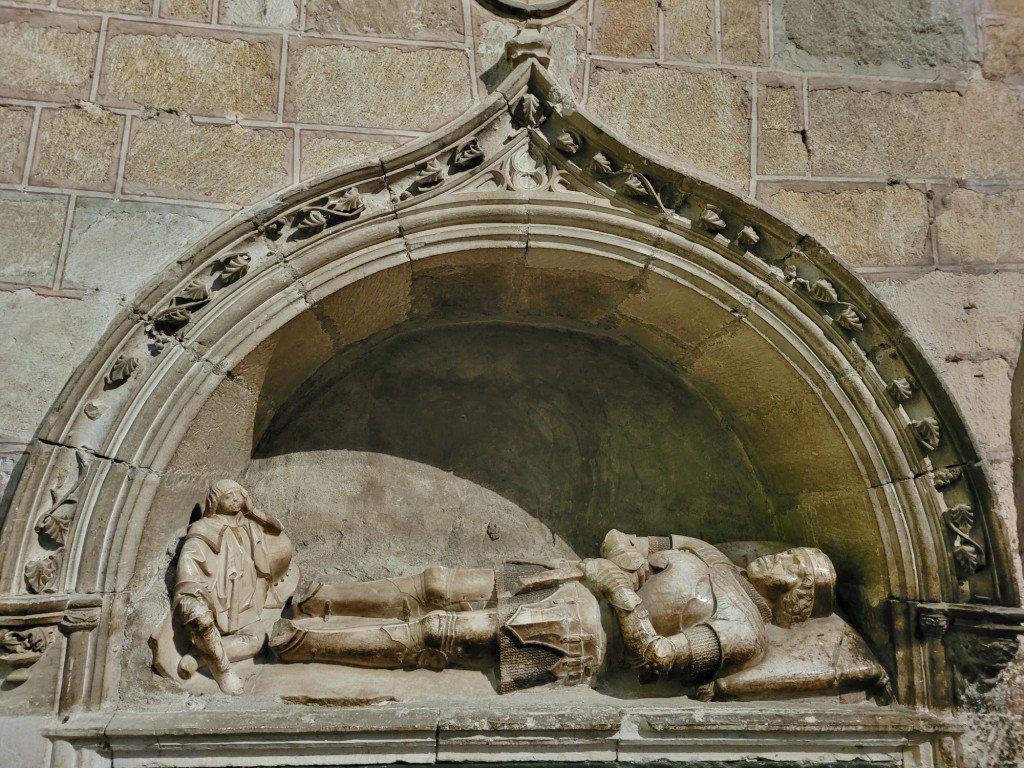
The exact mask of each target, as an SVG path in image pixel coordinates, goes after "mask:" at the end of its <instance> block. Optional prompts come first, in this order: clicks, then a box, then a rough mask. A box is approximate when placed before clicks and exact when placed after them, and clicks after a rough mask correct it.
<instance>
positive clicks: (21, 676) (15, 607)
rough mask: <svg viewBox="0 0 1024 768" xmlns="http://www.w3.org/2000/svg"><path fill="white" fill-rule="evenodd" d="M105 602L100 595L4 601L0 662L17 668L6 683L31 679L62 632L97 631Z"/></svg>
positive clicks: (0, 609) (0, 604)
mask: <svg viewBox="0 0 1024 768" xmlns="http://www.w3.org/2000/svg"><path fill="white" fill-rule="evenodd" d="M101 603H102V597H101V596H100V595H71V596H68V595H56V596H52V597H50V596H40V597H24V596H21V597H10V598H0V662H3V663H5V664H8V665H10V666H11V667H13V668H14V669H13V671H12V672H11V673H10V674H8V675H7V677H6V678H5V682H6V683H7V684H10V685H16V684H19V683H23V682H24V681H25V680H27V679H28V677H29V675H30V673H31V670H32V666H33V665H34V664H35V663H36V662H37V661H39V659H41V658H42V657H43V654H44V653H46V651H47V649H48V648H49V647H50V646H51V645H52V644H53V641H54V640H55V639H56V637H57V632H58V630H59V631H60V632H62V633H63V634H65V635H70V634H73V633H75V632H85V631H90V630H93V629H95V628H96V627H97V626H98V624H99V620H100V611H101V609H100V605H101Z"/></svg>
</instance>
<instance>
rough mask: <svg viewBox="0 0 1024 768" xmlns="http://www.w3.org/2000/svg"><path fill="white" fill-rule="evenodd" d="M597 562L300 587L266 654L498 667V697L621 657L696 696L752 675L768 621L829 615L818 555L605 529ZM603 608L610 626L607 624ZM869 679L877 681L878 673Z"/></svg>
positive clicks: (646, 675)
mask: <svg viewBox="0 0 1024 768" xmlns="http://www.w3.org/2000/svg"><path fill="white" fill-rule="evenodd" d="M601 555H602V557H601V558H598V559H589V560H582V561H560V562H558V563H555V564H550V565H537V564H529V563H508V564H505V565H504V566H501V567H499V568H496V569H491V568H480V569H451V568H445V567H441V566H431V567H429V568H427V569H426V570H424V571H423V572H422V573H420V574H418V575H415V576H406V577H401V578H393V579H385V580H379V581H370V582H361V583H351V584H316V583H314V584H307V585H306V586H305V588H304V589H303V590H302V594H300V595H296V597H295V598H294V600H293V603H292V606H291V609H292V617H293V618H292V619H281V620H280V621H279V622H278V623H277V625H276V626H275V627H274V631H273V633H272V635H271V639H270V646H271V650H272V651H273V652H274V654H275V655H276V656H277V657H278V658H279V659H280V660H281V661H286V662H305V661H318V662H333V663H338V664H346V665H351V666H360V667H374V668H403V667H405V668H413V667H420V668H427V669H435V670H440V669H444V668H446V667H460V668H471V669H486V668H493V667H494V666H495V664H496V666H497V670H498V681H499V683H498V684H499V692H502V693H505V692H510V691H515V690H520V689H524V688H529V687H532V686H536V685H547V684H561V685H577V684H583V685H589V684H592V683H593V682H595V679H596V677H597V675H598V674H599V672H601V671H602V670H604V669H605V668H606V667H608V666H614V665H615V664H616V662H617V660H618V659H619V658H623V659H625V660H626V661H627V663H629V664H631V665H632V666H634V667H637V668H638V670H639V675H640V679H641V682H653V681H657V680H662V679H669V680H676V681H679V682H680V683H683V684H686V685H692V686H700V685H702V684H706V683H709V681H711V680H713V679H715V678H718V677H721V676H726V675H729V674H730V673H734V672H736V671H737V670H742V669H744V668H749V667H751V666H753V665H756V664H757V663H758V661H760V660H761V659H762V657H763V656H764V654H765V651H766V647H767V645H768V641H767V634H766V625H768V624H769V623H770V622H774V624H776V625H778V626H780V627H792V626H795V625H797V624H799V623H800V622H804V621H806V620H808V619H811V618H815V617H823V616H828V615H829V614H831V613H832V610H833V607H834V601H835V571H834V569H833V566H832V563H831V561H830V560H829V559H828V557H827V556H826V555H825V554H824V553H823V552H821V551H820V550H817V549H811V548H807V547H798V548H795V549H790V550H787V551H785V552H782V553H780V554H778V555H769V556H765V557H761V558H758V559H755V560H753V561H752V562H750V563H749V565H748V567H747V569H746V572H745V573H744V572H743V571H741V569H740V568H739V567H738V566H736V565H735V564H733V562H732V561H730V560H729V558H728V557H726V555H725V554H723V553H722V552H721V551H720V550H718V549H717V548H716V547H714V546H712V545H710V544H708V543H707V542H704V541H700V540H698V539H694V538H689V537H686V536H668V537H637V536H630V535H626V534H623V533H621V532H619V531H616V530H613V531H611V532H610V533H609V534H608V535H607V536H606V538H605V541H604V543H603V545H602V547H601ZM603 605H605V606H608V607H610V609H611V611H612V613H613V614H614V617H615V619H617V620H616V621H607V620H603V617H602V612H603ZM314 618H318V619H319V620H310V619H314ZM844 626H845V625H844ZM620 641H621V645H622V646H623V647H622V648H621V649H617V648H616V647H615V646H616V645H617V643H618V642H620ZM872 669H875V670H877V672H875V673H873V674H874V675H875V677H874V682H875V683H877V682H878V681H879V677H884V673H882V672H881V669H880V668H878V667H877V664H874V663H873V662H872ZM800 685H801V686H803V687H806V688H813V687H814V685H813V683H806V684H804V683H801V684H800Z"/></svg>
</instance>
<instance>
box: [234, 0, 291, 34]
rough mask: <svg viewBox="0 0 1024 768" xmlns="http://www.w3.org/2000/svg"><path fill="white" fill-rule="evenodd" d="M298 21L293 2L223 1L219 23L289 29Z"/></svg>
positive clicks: (283, 0)
mask: <svg viewBox="0 0 1024 768" xmlns="http://www.w3.org/2000/svg"><path fill="white" fill-rule="evenodd" d="M298 20H299V8H298V5H297V3H296V2H295V0H225V2H224V4H223V5H221V21H222V22H223V23H225V24H238V25H239V26H243V27H276V28H279V29H289V28H292V27H294V26H296V24H297V23H298Z"/></svg>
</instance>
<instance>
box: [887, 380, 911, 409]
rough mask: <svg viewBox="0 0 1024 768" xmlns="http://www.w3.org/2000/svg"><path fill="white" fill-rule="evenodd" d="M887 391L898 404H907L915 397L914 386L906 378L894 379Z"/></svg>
mask: <svg viewBox="0 0 1024 768" xmlns="http://www.w3.org/2000/svg"><path fill="white" fill-rule="evenodd" d="M886 390H887V391H888V392H889V394H890V395H892V399H893V400H895V401H896V402H898V403H902V402H905V401H906V400H909V399H910V398H911V397H913V396H914V385H913V384H912V383H911V381H910V380H909V379H906V378H900V379H893V380H892V381H890V382H889V385H888V386H887V387H886Z"/></svg>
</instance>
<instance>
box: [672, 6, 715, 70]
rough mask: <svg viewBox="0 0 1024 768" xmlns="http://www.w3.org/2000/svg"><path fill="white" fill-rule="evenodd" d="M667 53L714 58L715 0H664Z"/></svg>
mask: <svg viewBox="0 0 1024 768" xmlns="http://www.w3.org/2000/svg"><path fill="white" fill-rule="evenodd" d="M661 6H662V8H663V9H664V14H665V56H666V57H667V58H669V59H681V60H684V61H685V60H689V61H708V60H710V59H713V58H714V55H715V45H714V39H713V37H712V35H713V31H712V30H713V28H714V20H713V17H712V0H663V2H662V4H661Z"/></svg>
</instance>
